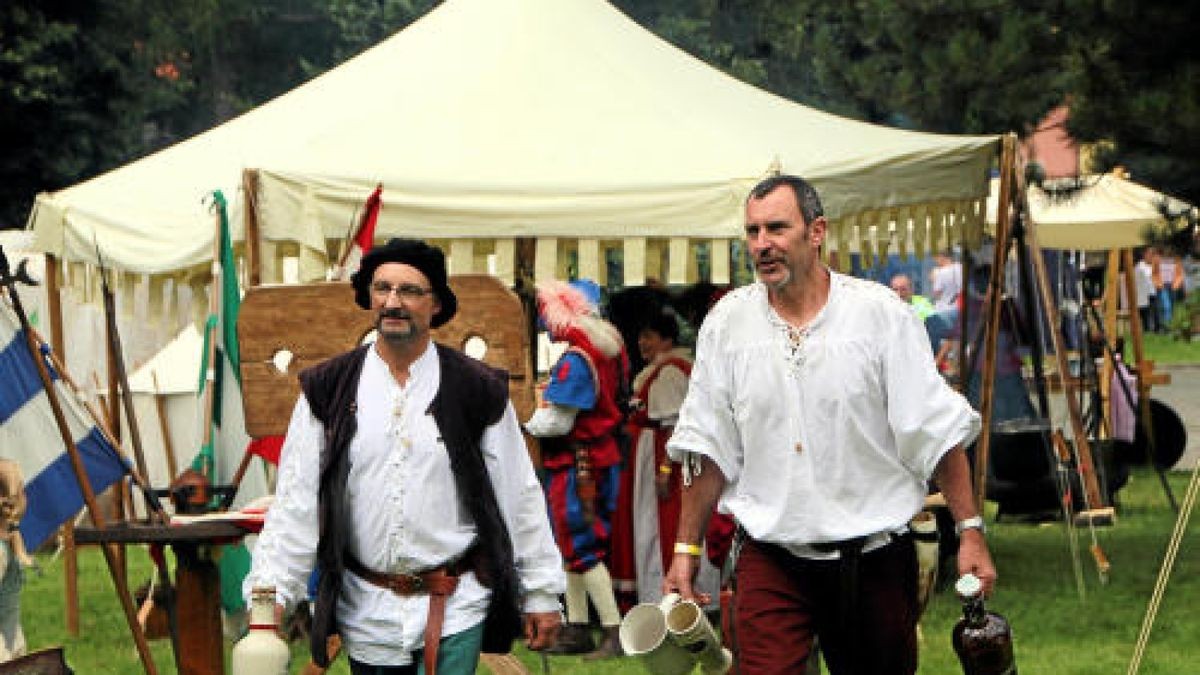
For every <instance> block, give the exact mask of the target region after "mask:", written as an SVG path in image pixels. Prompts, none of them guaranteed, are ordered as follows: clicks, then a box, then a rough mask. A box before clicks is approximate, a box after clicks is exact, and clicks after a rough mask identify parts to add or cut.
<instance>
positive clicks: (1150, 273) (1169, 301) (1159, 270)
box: [1134, 246, 1188, 333]
mask: <svg viewBox="0 0 1200 675" xmlns="http://www.w3.org/2000/svg"><path fill="white" fill-rule="evenodd" d="M1134 278H1135V279H1136V282H1137V283H1136V284H1135V288H1136V290H1137V309H1138V314H1139V315H1140V316H1141V320H1142V327H1143V329H1145V330H1147V331H1150V332H1153V333H1166V332H1168V330H1169V326H1170V325H1171V318H1172V316H1173V315H1174V311H1175V307H1176V306H1177V305H1179V304H1180V303H1182V302H1183V301H1184V299H1185V298H1186V297H1187V292H1188V287H1187V270H1186V269H1185V267H1184V265H1183V261H1182V260H1181V259H1180V257H1179V256H1178V255H1176V254H1174V253H1171V252H1164V251H1160V250H1159V249H1158V248H1157V247H1155V246H1147V247H1146V248H1145V250H1143V251H1142V255H1141V259H1140V260H1138V262H1137V264H1136V265H1134Z"/></svg>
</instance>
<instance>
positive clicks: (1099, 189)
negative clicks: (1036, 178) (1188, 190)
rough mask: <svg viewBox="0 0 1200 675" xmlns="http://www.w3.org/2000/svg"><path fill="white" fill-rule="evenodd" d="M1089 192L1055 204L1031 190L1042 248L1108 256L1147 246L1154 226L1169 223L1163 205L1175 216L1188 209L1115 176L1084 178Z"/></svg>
mask: <svg viewBox="0 0 1200 675" xmlns="http://www.w3.org/2000/svg"><path fill="white" fill-rule="evenodd" d="M999 182H1000V181H999V179H993V180H992V188H991V191H990V192H989V193H988V206H987V208H988V211H987V213H988V229H989V230H992V229H993V228H994V227H995V223H996V202H997V200H998V193H999V187H998V186H999ZM1081 183H1082V185H1083V186H1084V187H1082V188H1080V189H1079V190H1078V191H1076V192H1074V193H1073V194H1071V195H1070V197H1069V198H1063V199H1055V198H1053V197H1052V196H1051V195H1050V194H1048V193H1047V192H1045V191H1043V190H1042V189H1040V188H1038V187H1036V186H1030V187H1029V188H1027V190H1026V194H1027V196H1028V198H1029V210H1030V218H1032V220H1033V222H1034V223H1035V224H1036V225H1037V237H1038V243H1039V244H1041V246H1042V248H1057V249H1074V250H1084V251H1105V250H1112V249H1122V248H1136V247H1138V246H1142V245H1144V244H1145V243H1146V242H1145V238H1144V234H1145V231H1146V228H1147V227H1149V226H1161V225H1162V224H1164V222H1165V219H1164V218H1163V215H1162V212H1161V211H1160V210H1159V205H1160V204H1163V203H1166V204H1169V205H1170V209H1171V210H1172V211H1173V212H1177V211H1180V210H1183V209H1185V208H1189V207H1188V205H1187V204H1185V203H1184V202H1181V201H1179V200H1177V199H1175V198H1173V197H1170V196H1168V195H1164V194H1163V193H1161V192H1158V191H1157V190H1153V189H1151V188H1148V187H1146V186H1144V185H1140V184H1138V183H1135V182H1133V181H1131V180H1126V179H1124V178H1121V177H1119V176H1117V175H1115V174H1102V175H1091V176H1084V177H1083V178H1082V180H1081Z"/></svg>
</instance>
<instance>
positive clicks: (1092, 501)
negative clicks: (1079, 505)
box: [1018, 186, 1104, 517]
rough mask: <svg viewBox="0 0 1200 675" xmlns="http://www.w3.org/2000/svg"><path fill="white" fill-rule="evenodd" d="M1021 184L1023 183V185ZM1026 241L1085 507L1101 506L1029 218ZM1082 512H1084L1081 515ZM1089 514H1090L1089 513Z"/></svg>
mask: <svg viewBox="0 0 1200 675" xmlns="http://www.w3.org/2000/svg"><path fill="white" fill-rule="evenodd" d="M1022 187H1023V186H1022ZM1018 194H1019V198H1020V199H1021V201H1022V203H1021V208H1022V211H1024V212H1025V213H1029V205H1028V203H1027V202H1026V199H1025V197H1024V192H1023V191H1019V193H1018ZM1025 239H1026V244H1027V245H1028V246H1029V257H1030V258H1032V259H1033V270H1034V274H1035V275H1036V281H1037V284H1036V285H1037V289H1038V292H1040V293H1041V297H1042V308H1043V309H1044V310H1045V312H1046V319H1047V321H1048V322H1049V324H1050V338H1051V341H1052V343H1053V345H1054V358H1055V360H1056V361H1057V364H1058V372H1059V376H1060V377H1061V378H1062V383H1063V394H1064V395H1065V396H1064V397H1065V398H1066V400H1067V411H1068V412H1069V413H1070V419H1071V432H1072V434H1073V440H1074V443H1075V452H1076V455H1077V456H1078V460H1079V462H1078V465H1079V467H1078V471H1079V474H1080V478H1081V480H1082V481H1083V486H1084V494H1085V496H1086V497H1087V503H1086V504H1085V506H1086V507H1087V510H1093V509H1099V508H1101V507H1103V506H1104V500H1103V499H1102V497H1101V493H1100V484H1099V482H1098V481H1097V480H1096V469H1095V464H1094V463H1093V461H1092V448H1091V445H1090V443H1089V441H1088V437H1087V432H1086V431H1085V430H1084V428H1083V416H1082V415H1081V414H1080V411H1079V400H1078V399H1077V398H1076V391H1075V382H1074V380H1073V379H1072V378H1071V377H1070V371H1069V370H1068V366H1067V352H1066V347H1065V345H1064V344H1063V338H1062V324H1061V323H1060V322H1059V314H1058V307H1057V306H1056V305H1055V304H1054V295H1053V294H1052V293H1051V292H1050V280H1049V277H1048V276H1047V274H1046V261H1045V260H1044V259H1043V258H1042V247H1041V245H1039V244H1038V240H1037V227H1036V224H1035V223H1034V222H1033V220H1029V221H1028V224H1027V226H1026V231H1025ZM1080 515H1085V514H1080ZM1089 517H1090V516H1089Z"/></svg>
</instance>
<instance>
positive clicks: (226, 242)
mask: <svg viewBox="0 0 1200 675" xmlns="http://www.w3.org/2000/svg"><path fill="white" fill-rule="evenodd" d="M213 202H214V205H215V207H216V209H217V214H218V221H219V222H218V226H217V233H216V235H217V242H216V250H215V251H214V253H215V255H214V259H213V280H212V286H211V288H210V289H209V293H210V295H211V297H210V298H209V315H208V319H207V321H206V322H205V329H204V346H203V350H204V351H203V352H202V353H201V357H200V385H199V391H198V395H199V399H200V401H201V406H202V409H201V410H200V419H201V429H200V433H201V441H200V451H199V452H198V453H197V454H196V457H195V459H194V460H192V468H193V469H195V470H196V471H198V472H200V473H202V474H203V475H204V476H206V477H207V478H208V479H209V481H210V482H211V483H212V484H213V485H227V484H229V483H230V481H231V479H232V476H233V473H234V470H235V469H236V468H237V465H238V463H239V462H240V461H241V458H242V455H243V454H244V453H245V451H246V445H247V442H248V438H247V436H246V421H245V416H244V412H243V409H242V378H241V370H240V364H241V358H240V355H239V352H238V341H237V320H238V312H239V310H240V308H241V304H242V300H241V293H240V291H239V290H238V280H237V264H236V263H235V261H234V257H233V239H232V236H231V234H230V230H229V214H228V210H227V204H226V201H225V195H224V194H222V193H221V191H220V190H218V191H216V192H214V193H213ZM252 469H253V470H256V474H257V475H256V476H254V478H253V479H252V474H251V472H250V471H248V472H247V474H246V478H243V480H242V483H241V486H240V487H239V488H238V495H237V500H236V501H235V504H239V503H245V502H246V501H248V500H250V499H253V498H255V497H258V496H261V495H263V494H266V482H265V478H264V477H262V471H261V468H259V467H252ZM217 567H218V570H219V572H220V575H221V606H222V607H223V608H224V609H225V610H226V611H229V612H236V611H241V610H244V609H245V607H246V603H245V601H244V600H243V599H242V593H241V587H242V580H243V579H244V578H245V577H246V574H247V573H248V572H249V571H250V552H249V550H248V549H247V548H246V546H245V545H244V544H240V543H239V544H231V545H227V546H223V547H222V549H221V554H220V557H219V558H217Z"/></svg>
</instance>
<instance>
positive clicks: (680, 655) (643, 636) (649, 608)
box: [618, 593, 696, 675]
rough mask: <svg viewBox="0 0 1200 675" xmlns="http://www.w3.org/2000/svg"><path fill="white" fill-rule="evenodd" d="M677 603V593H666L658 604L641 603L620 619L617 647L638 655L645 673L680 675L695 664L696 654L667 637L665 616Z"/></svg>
mask: <svg viewBox="0 0 1200 675" xmlns="http://www.w3.org/2000/svg"><path fill="white" fill-rule="evenodd" d="M679 604H680V600H679V594H678V593H668V594H667V595H666V596H664V597H663V599H662V600H661V601H660V602H659V603H658V604H654V603H649V602H644V603H641V604H639V605H637V606H635V607H634V608H633V609H631V610H629V613H628V614H626V615H625V618H624V619H622V620H621V629H620V631H619V632H618V635H619V637H620V639H621V648H622V649H624V650H625V653H626V654H628V655H630V656H636V657H638V658H639V659H640V660H641V662H642V665H643V666H644V667H645V668H646V672H648V673H653V674H654V675H684V674H685V673H690V672H692V670H693V669H694V668H695V667H696V657H695V655H693V654H692V653H691V652H689V651H688V650H686V649H684V648H683V647H681V646H679V645H678V644H677V643H676V642H675V640H673V639H671V637H670V634H669V631H668V630H667V615H668V613H670V612H671V611H672V610H673V609H674V608H675V607H677V606H678V605H679Z"/></svg>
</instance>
